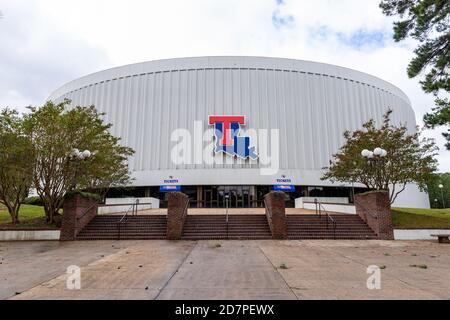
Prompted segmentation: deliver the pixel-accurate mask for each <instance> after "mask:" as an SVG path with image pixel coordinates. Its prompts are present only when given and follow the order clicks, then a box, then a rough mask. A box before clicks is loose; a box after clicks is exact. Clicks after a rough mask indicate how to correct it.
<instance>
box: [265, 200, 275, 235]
mask: <svg viewBox="0 0 450 320" xmlns="http://www.w3.org/2000/svg"><path fill="white" fill-rule="evenodd" d="M263 201H264V207H265V209H266V216H267V213H268V214H269V217H268V219H270V221H269V228H270V232H272V231H273V230H272V229H273V226H272V210H271V209H270V207H269V206H268V205H267V201H266V199H264V200H263Z"/></svg>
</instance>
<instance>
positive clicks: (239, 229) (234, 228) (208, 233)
mask: <svg viewBox="0 0 450 320" xmlns="http://www.w3.org/2000/svg"><path fill="white" fill-rule="evenodd" d="M228 221H229V224H228V233H227V223H226V216H225V215H188V216H187V218H186V222H185V224H184V229H183V235H182V239H183V240H220V239H230V240H239V239H242V240H263V239H271V238H272V236H271V233H270V228H269V224H268V223H267V218H266V216H265V215H230V216H229V220H228Z"/></svg>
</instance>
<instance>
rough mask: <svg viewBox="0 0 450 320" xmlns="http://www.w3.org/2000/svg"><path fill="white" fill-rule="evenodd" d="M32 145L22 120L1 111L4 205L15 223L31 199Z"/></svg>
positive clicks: (0, 171)
mask: <svg viewBox="0 0 450 320" xmlns="http://www.w3.org/2000/svg"><path fill="white" fill-rule="evenodd" d="M32 156H33V155H32V152H31V142H30V140H29V139H28V138H27V137H26V136H25V135H24V132H23V123H22V119H21V118H20V117H19V116H18V114H17V112H16V111H14V110H10V109H8V108H6V109H3V110H1V112H0V203H2V204H3V205H4V206H6V208H7V209H8V212H9V214H10V215H11V221H12V223H13V224H17V223H19V209H20V205H21V203H22V202H23V200H24V199H25V198H26V197H27V196H28V193H29V191H30V185H31V182H32V177H33V162H34V159H33V158H32Z"/></svg>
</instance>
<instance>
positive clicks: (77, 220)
mask: <svg viewBox="0 0 450 320" xmlns="http://www.w3.org/2000/svg"><path fill="white" fill-rule="evenodd" d="M97 209H98V203H97V200H94V199H90V198H86V197H83V196H81V195H79V194H75V195H71V196H70V197H68V198H66V199H65V200H64V212H63V217H62V223H61V235H60V238H59V239H60V240H61V241H73V240H76V238H77V235H78V233H79V232H80V231H81V230H82V229H83V228H84V227H85V226H86V225H87V224H88V223H89V222H90V221H91V220H92V219H93V218H94V217H95V216H96V215H97ZM86 210H88V211H86Z"/></svg>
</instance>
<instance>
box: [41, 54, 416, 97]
mask: <svg viewBox="0 0 450 320" xmlns="http://www.w3.org/2000/svg"><path fill="white" fill-rule="evenodd" d="M196 69H268V70H285V71H290V72H304V73H312V74H320V75H327V76H331V77H336V78H343V79H349V80H352V81H355V82H361V83H364V84H367V85H370V86H374V87H378V88H380V89H382V90H385V91H388V92H390V93H392V94H394V95H396V96H398V97H400V98H402V99H404V100H405V101H406V102H407V103H408V104H411V102H410V100H409V98H408V97H407V95H406V94H405V93H404V92H403V91H402V90H400V89H399V88H398V87H396V86H394V85H392V84H390V83H389V82H387V81H384V80H382V79H380V78H377V77H375V76H372V75H369V74H367V73H364V72H360V71H356V70H353V69H349V68H344V67H339V66H335V65H331V64H325V63H318V62H311V61H305V60H294V59H285V58H269V57H246V56H214V57H193V58H174V59H164V60H155V61H148V62H141V63H135V64H130V65H125V66H120V67H115V68H111V69H107V70H104V71H99V72H96V73H92V74H90V75H87V76H84V77H81V78H79V79H76V80H73V81H70V82H68V83H66V84H65V85H63V86H62V87H60V88H59V89H57V90H56V91H54V92H53V93H52V94H51V95H50V97H49V99H56V98H58V97H60V96H62V95H64V94H66V93H68V92H72V91H74V90H78V89H80V88H83V87H87V86H90V85H94V84H96V83H101V82H104V81H108V80H112V79H117V78H125V77H132V76H136V75H142V74H147V73H155V72H170V71H175V70H196Z"/></svg>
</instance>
